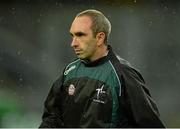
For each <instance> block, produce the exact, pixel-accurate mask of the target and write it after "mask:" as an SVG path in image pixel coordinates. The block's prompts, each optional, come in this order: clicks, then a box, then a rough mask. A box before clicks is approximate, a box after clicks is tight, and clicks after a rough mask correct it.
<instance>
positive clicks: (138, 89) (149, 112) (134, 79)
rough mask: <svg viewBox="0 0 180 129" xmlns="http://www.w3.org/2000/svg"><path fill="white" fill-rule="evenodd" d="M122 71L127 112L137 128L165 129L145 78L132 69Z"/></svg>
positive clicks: (125, 68)
mask: <svg viewBox="0 0 180 129" xmlns="http://www.w3.org/2000/svg"><path fill="white" fill-rule="evenodd" d="M122 69H123V70H121V72H122V73H121V75H122V79H121V81H122V87H123V88H124V95H123V94H122V95H123V97H124V100H125V101H126V106H125V108H126V110H127V109H128V110H129V111H127V112H129V116H131V119H133V122H134V124H135V126H137V127H143V128H154V127H155V128H164V127H165V126H164V124H163V123H162V121H161V120H160V118H159V111H158V108H157V106H156V104H155V102H154V100H153V99H152V97H151V95H150V93H149V90H148V89H147V88H146V86H145V82H144V79H143V77H142V76H141V74H140V73H139V72H137V71H136V70H135V69H133V68H131V67H124V68H122Z"/></svg>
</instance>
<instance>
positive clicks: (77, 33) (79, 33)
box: [70, 31, 87, 36]
mask: <svg viewBox="0 0 180 129" xmlns="http://www.w3.org/2000/svg"><path fill="white" fill-rule="evenodd" d="M70 35H71V36H73V34H72V33H71V32H70ZM74 35H75V36H85V35H87V34H86V33H84V32H81V31H79V32H75V33H74Z"/></svg>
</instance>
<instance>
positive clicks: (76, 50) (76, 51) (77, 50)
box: [74, 49, 82, 55]
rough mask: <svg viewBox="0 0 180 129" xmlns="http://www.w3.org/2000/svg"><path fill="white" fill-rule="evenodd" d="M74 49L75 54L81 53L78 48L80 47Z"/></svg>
mask: <svg viewBox="0 0 180 129" xmlns="http://www.w3.org/2000/svg"><path fill="white" fill-rule="evenodd" d="M74 51H75V53H76V54H77V55H79V54H81V53H82V50H80V49H74Z"/></svg>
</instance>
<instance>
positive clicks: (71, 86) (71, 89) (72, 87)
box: [68, 84, 75, 95]
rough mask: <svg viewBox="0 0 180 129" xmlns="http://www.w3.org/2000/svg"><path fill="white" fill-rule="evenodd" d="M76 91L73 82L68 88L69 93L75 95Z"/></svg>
mask: <svg viewBox="0 0 180 129" xmlns="http://www.w3.org/2000/svg"><path fill="white" fill-rule="evenodd" d="M74 92H75V87H74V85H73V84H71V85H70V86H69V88H68V94H69V95H74Z"/></svg>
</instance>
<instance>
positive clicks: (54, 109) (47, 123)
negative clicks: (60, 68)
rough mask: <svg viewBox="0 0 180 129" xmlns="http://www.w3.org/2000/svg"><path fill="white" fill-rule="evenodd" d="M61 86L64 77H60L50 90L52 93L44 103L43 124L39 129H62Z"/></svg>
mask: <svg viewBox="0 0 180 129" xmlns="http://www.w3.org/2000/svg"><path fill="white" fill-rule="evenodd" d="M61 86H62V77H60V78H59V79H58V80H57V81H56V82H55V83H54V84H53V86H52V88H51V89H50V92H49V94H48V96H47V98H46V100H45V102H44V113H43V116H42V123H41V124H40V126H39V128H60V127H63V122H62V119H61V114H62V113H61V106H60V101H61V97H60V96H61Z"/></svg>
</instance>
